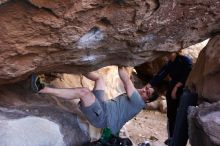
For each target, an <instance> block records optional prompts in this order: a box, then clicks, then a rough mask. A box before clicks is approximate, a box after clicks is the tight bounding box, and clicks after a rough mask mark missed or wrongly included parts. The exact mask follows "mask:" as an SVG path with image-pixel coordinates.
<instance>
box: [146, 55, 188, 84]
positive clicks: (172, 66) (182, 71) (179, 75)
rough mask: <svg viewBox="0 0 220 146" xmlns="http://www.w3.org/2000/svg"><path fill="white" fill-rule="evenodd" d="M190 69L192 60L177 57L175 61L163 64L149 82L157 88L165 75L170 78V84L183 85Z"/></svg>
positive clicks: (180, 56)
mask: <svg viewBox="0 0 220 146" xmlns="http://www.w3.org/2000/svg"><path fill="white" fill-rule="evenodd" d="M191 69H192V60H191V59H190V58H188V57H186V56H182V55H177V56H176V58H175V60H174V61H173V62H172V61H169V62H168V63H167V64H165V65H164V66H163V67H162V68H161V70H160V71H159V72H158V73H157V75H156V76H154V77H153V79H152V80H151V81H150V82H149V83H150V84H151V85H152V86H157V85H158V84H159V83H160V81H162V80H163V79H164V78H165V77H166V76H167V75H169V76H170V78H171V84H176V83H178V82H181V83H182V84H183V85H185V82H186V80H187V77H188V75H189V73H190V71H191Z"/></svg>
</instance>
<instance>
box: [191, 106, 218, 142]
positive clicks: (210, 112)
mask: <svg viewBox="0 0 220 146" xmlns="http://www.w3.org/2000/svg"><path fill="white" fill-rule="evenodd" d="M188 119H189V137H190V143H191V145H192V146H220V126H219V125H220V102H217V103H214V104H208V103H204V104H202V105H200V106H199V107H191V108H190V110H189V115H188Z"/></svg>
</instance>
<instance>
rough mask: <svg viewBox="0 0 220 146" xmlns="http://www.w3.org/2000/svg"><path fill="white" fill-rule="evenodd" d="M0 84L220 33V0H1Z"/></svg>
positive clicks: (125, 59) (128, 61)
mask: <svg viewBox="0 0 220 146" xmlns="http://www.w3.org/2000/svg"><path fill="white" fill-rule="evenodd" d="M0 4H1V5H0V21H1V23H0V30H1V36H0V49H1V52H0V68H1V70H0V84H4V83H10V82H14V81H18V80H21V79H24V78H26V77H27V76H28V75H29V74H31V73H32V72H85V71H88V70H94V69H96V68H99V67H101V66H106V65H110V64H123V65H132V66H134V65H137V64H141V63H143V62H145V61H150V60H152V59H154V58H156V57H157V56H158V55H160V51H173V50H178V49H180V48H185V47H187V46H189V45H191V44H194V43H197V42H200V41H201V40H204V39H206V38H208V37H210V36H211V35H212V34H215V33H216V32H218V31H219V28H220V21H219V17H220V15H219V7H220V2H219V0H203V1H201V0H195V1H189V0H180V1H176V0H166V1H165V0H161V1H158V0H149V1H145V0H143V1H142V0H126V1H124V0H109V1H105V0H90V1H85V0H80V1H71V0H65V1H63V0H56V1H45V0H29V1H28V0H13V1H12V0H8V1H6V0H1V1H0Z"/></svg>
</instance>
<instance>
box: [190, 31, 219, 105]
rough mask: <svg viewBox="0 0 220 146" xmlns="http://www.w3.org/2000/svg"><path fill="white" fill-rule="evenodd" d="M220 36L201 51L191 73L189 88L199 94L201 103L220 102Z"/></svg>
mask: <svg viewBox="0 0 220 146" xmlns="http://www.w3.org/2000/svg"><path fill="white" fill-rule="evenodd" d="M219 58H220V35H217V36H215V37H214V38H212V39H211V40H210V41H209V43H208V44H207V46H206V47H205V48H204V49H203V50H202V51H201V53H200V55H199V57H198V60H197V63H196V64H195V66H194V68H193V70H192V72H191V73H190V75H189V77H188V81H187V86H189V87H190V89H191V90H194V91H196V92H197V93H198V94H199V97H200V101H204V100H205V101H209V102H216V101H219V100H220V90H219V83H220V73H219V72H220V60H219Z"/></svg>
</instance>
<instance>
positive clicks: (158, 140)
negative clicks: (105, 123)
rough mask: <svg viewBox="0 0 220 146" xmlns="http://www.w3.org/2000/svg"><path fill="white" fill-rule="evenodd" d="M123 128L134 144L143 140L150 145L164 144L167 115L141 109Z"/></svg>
mask: <svg viewBox="0 0 220 146" xmlns="http://www.w3.org/2000/svg"><path fill="white" fill-rule="evenodd" d="M124 129H126V130H124V131H127V134H128V135H129V137H130V139H131V140H132V142H133V144H134V146H136V145H137V144H139V143H142V142H144V141H149V142H150V143H151V146H166V145H165V144H164V141H165V140H166V139H167V117H166V114H164V113H160V112H158V111H149V110H142V111H141V112H140V113H139V114H138V115H137V116H136V117H135V118H133V119H132V120H130V121H129V122H127V123H126V125H125V128H124ZM187 146H190V144H188V145H187Z"/></svg>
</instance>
